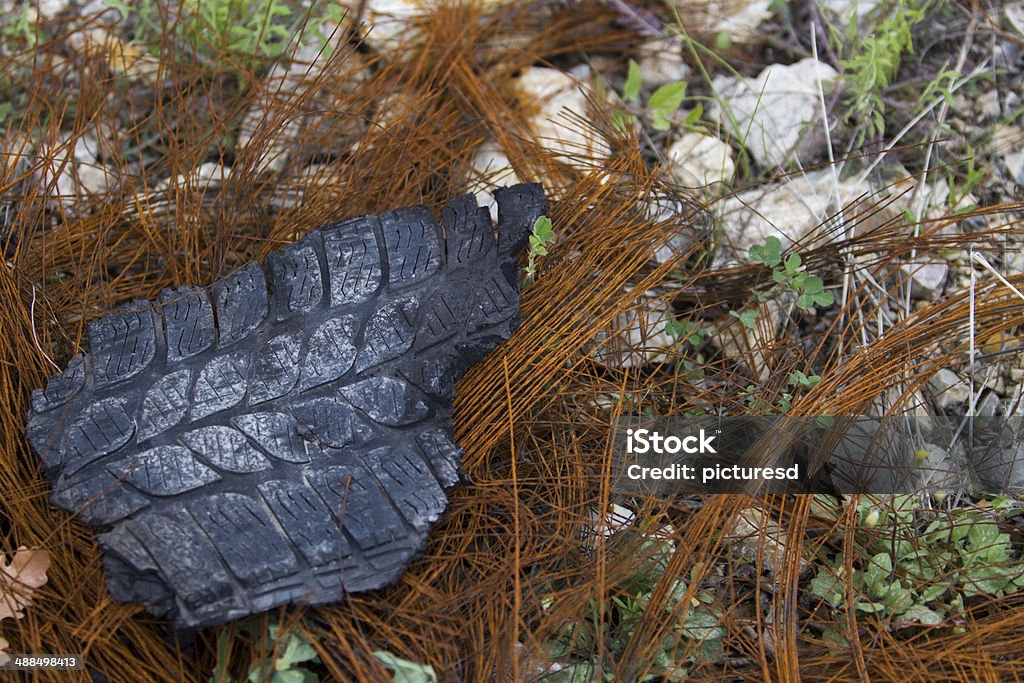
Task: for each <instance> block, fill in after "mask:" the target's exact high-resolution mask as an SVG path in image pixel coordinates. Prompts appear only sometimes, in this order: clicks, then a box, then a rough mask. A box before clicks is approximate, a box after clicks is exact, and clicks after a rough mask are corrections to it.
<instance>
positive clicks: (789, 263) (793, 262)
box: [786, 251, 803, 275]
mask: <svg viewBox="0 0 1024 683" xmlns="http://www.w3.org/2000/svg"><path fill="white" fill-rule="evenodd" d="M801 263H803V260H802V259H801V258H800V254H798V253H796V252H795V251H794V252H793V253H792V254H790V255H789V256H787V257H786V272H787V273H790V274H791V275H792V274H795V273H796V272H797V271H798V270H800V264H801Z"/></svg>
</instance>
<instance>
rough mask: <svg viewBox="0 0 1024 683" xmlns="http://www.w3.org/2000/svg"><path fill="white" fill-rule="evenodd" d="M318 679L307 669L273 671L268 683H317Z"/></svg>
mask: <svg viewBox="0 0 1024 683" xmlns="http://www.w3.org/2000/svg"><path fill="white" fill-rule="evenodd" d="M319 681H320V677H319V676H317V675H316V674H315V673H313V672H312V671H309V670H308V669H286V670H284V671H275V672H274V675H273V676H271V677H270V683H319Z"/></svg>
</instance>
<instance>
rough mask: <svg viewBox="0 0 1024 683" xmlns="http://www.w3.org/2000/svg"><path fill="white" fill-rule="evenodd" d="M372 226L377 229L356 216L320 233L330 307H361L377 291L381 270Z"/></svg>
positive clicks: (372, 221)
mask: <svg viewBox="0 0 1024 683" xmlns="http://www.w3.org/2000/svg"><path fill="white" fill-rule="evenodd" d="M375 226H379V221H378V220H377V219H376V218H374V217H370V216H357V217H356V218H350V219H348V220H345V221H341V222H338V223H331V224H329V225H325V226H324V227H322V228H320V229H319V233H320V237H321V238H322V239H323V242H324V254H325V255H326V260H327V272H328V275H329V280H330V283H331V306H343V305H346V304H358V303H362V302H363V301H366V300H367V299H369V298H370V297H371V296H373V294H374V293H375V292H376V291H377V290H378V289H379V288H380V285H381V279H382V278H383V277H384V270H383V268H382V266H381V257H380V248H379V247H378V246H377V235H376V231H375V229H374V228H375ZM378 229H379V227H378Z"/></svg>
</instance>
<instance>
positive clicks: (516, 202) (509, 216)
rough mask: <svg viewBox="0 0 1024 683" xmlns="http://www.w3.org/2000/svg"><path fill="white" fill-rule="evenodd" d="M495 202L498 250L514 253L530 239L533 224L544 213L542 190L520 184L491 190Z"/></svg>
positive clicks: (545, 211)
mask: <svg viewBox="0 0 1024 683" xmlns="http://www.w3.org/2000/svg"><path fill="white" fill-rule="evenodd" d="M494 199H495V201H497V202H498V249H499V250H500V251H501V252H503V253H505V254H508V253H511V252H513V251H517V250H518V249H519V248H520V247H523V246H524V245H525V244H526V242H527V240H528V239H529V238H530V233H531V232H532V231H533V224H534V223H535V222H536V221H537V219H538V218H540V217H541V216H544V215H546V214H547V212H548V201H547V199H545V198H544V188H542V187H541V186H540V185H539V184H537V183H520V184H518V185H511V186H509V187H499V188H498V189H496V190H495V191H494Z"/></svg>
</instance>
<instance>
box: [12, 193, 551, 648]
mask: <svg viewBox="0 0 1024 683" xmlns="http://www.w3.org/2000/svg"><path fill="white" fill-rule="evenodd" d="M495 194H496V198H497V200H498V206H499V221H498V223H499V224H498V230H497V234H495V231H494V229H493V227H492V225H491V222H490V217H489V215H488V211H487V209H483V208H479V207H477V205H476V202H475V201H474V200H473V198H472V197H471V196H466V197H460V198H458V199H455V200H454V201H452V202H451V203H450V204H449V205H448V206H446V207H445V208H444V209H442V211H441V216H442V221H443V224H444V225H443V230H442V228H441V227H440V226H438V225H437V223H436V222H435V221H434V218H433V216H432V215H431V213H430V212H429V211H428V210H427V209H426V208H424V207H416V208H403V209H397V210H395V211H391V212H387V213H384V214H381V215H379V216H358V217H355V218H349V219H347V220H343V221H339V222H336V223H331V224H329V225H324V226H321V227H320V228H317V229H316V230H313V231H312V232H310V233H309V234H308V235H306V236H305V237H304V238H303V239H301V240H299V241H298V242H297V243H295V244H293V245H290V246H288V247H286V248H285V249H283V250H282V251H280V252H279V253H276V254H273V255H272V256H271V257H270V258H269V259H268V264H267V270H266V271H264V269H263V268H261V267H260V265H259V264H257V263H255V262H254V263H250V264H248V265H247V266H245V267H244V268H241V269H240V270H238V271H236V272H234V273H231V274H230V275H228V276H227V277H225V278H223V279H222V280H219V281H218V282H216V283H214V284H213V285H212V287H209V288H198V287H195V288H190V287H175V288H169V289H166V290H164V291H163V292H161V293H160V295H159V296H158V297H157V299H156V300H155V301H146V300H136V301H134V302H132V303H131V304H128V305H126V306H124V307H122V308H121V309H119V310H118V311H116V312H114V313H111V314H110V315H108V316H106V317H103V318H100V319H98V320H95V321H93V322H92V323H90V325H89V343H90V350H89V352H88V353H83V354H80V355H79V356H77V357H75V358H73V359H72V360H71V361H70V362H69V363H68V366H67V369H66V370H64V371H63V372H62V373H58V374H56V375H54V377H53V378H51V379H50V381H49V382H48V383H47V385H46V387H45V388H44V389H39V390H36V391H35V392H34V393H33V397H32V408H31V410H30V411H29V415H28V424H27V429H26V432H27V435H28V439H29V441H30V443H31V445H32V447H33V449H34V450H35V451H36V453H37V454H38V455H39V456H40V457H41V458H42V460H43V464H44V471H45V473H46V475H47V476H48V477H49V478H50V479H51V480H52V481H53V492H52V495H51V500H52V501H53V502H54V503H56V504H57V505H59V506H61V507H63V508H64V509H66V510H68V511H70V512H73V513H75V514H76V515H77V517H78V518H79V519H80V520H82V521H84V522H87V523H89V524H92V525H94V526H98V527H102V528H103V532H102V533H100V534H99V536H98V539H99V541H100V544H101V546H102V547H103V550H104V564H105V567H106V572H107V587H108V589H109V591H110V593H111V595H112V596H113V597H114V598H115V599H118V600H122V601H138V602H143V603H145V604H146V606H147V609H148V610H149V611H150V612H151V613H152V614H155V615H161V616H166V617H168V618H170V619H173V620H174V621H175V623H176V625H177V626H178V627H182V628H192V627H200V626H209V625H215V624H219V623H223V622H226V621H229V620H231V619H236V618H239V617H243V616H246V615H249V614H252V613H255V612H260V611H263V610H267V609H270V608H272V607H275V606H278V605H282V604H286V603H293V602H301V603H306V604H318V603H324V602H333V601H337V600H339V599H340V598H341V597H342V596H343V595H344V594H346V593H351V592H354V591H363V590H372V589H375V588H379V587H381V586H384V585H386V584H388V583H391V582H393V581H395V580H396V579H397V578H398V576H399V575H400V574H401V573H402V571H403V570H404V568H405V567H406V565H408V563H409V562H410V561H411V559H412V558H413V557H414V556H415V555H416V554H417V553H419V552H421V550H422V549H423V547H424V545H425V543H426V537H427V532H428V531H429V529H430V527H431V525H432V524H433V523H434V522H436V521H437V519H438V518H439V517H440V515H441V514H442V512H443V511H444V509H445V508H446V506H447V497H446V495H445V491H446V490H447V489H449V488H451V487H452V486H453V485H454V484H455V483H456V482H457V480H458V471H459V464H460V461H461V457H462V450H461V448H459V446H458V444H456V443H455V442H454V441H453V437H452V432H453V429H452V422H451V404H450V401H451V398H452V396H453V395H454V391H455V382H456V380H457V379H458V378H459V377H460V376H461V375H462V373H463V372H464V371H465V370H466V368H467V367H468V366H469V365H470V364H472V363H473V362H476V361H477V360H479V359H480V358H482V357H483V356H484V355H485V354H486V353H488V352H490V351H491V350H492V349H493V348H494V347H495V346H496V345H497V344H499V343H500V342H501V341H503V340H505V339H507V338H508V337H509V336H510V335H511V333H512V331H513V330H514V329H515V327H516V326H517V325H518V324H519V321H520V317H519V292H518V285H517V269H516V263H515V254H516V251H517V250H518V249H519V247H521V246H522V245H523V244H524V243H525V241H526V239H527V237H528V236H529V232H530V229H531V227H532V226H533V223H534V221H535V220H536V219H537V217H539V216H540V215H542V214H544V213H545V212H546V209H547V206H546V202H545V199H544V195H543V191H542V190H541V188H540V186H539V185H516V186H514V187H510V188H505V189H502V190H498V191H497V192H496V193H495Z"/></svg>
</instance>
